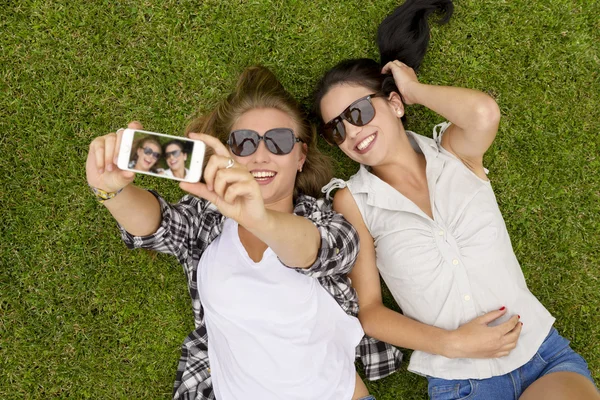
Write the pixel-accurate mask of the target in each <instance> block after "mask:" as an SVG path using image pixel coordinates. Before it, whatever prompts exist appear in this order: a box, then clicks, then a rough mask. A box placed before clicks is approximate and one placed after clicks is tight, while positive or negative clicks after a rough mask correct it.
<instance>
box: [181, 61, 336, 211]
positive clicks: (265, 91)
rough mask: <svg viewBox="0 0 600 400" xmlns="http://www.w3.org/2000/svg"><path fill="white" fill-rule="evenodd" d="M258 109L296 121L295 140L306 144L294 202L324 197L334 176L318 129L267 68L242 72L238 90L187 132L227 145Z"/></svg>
mask: <svg viewBox="0 0 600 400" xmlns="http://www.w3.org/2000/svg"><path fill="white" fill-rule="evenodd" d="M256 108H273V109H276V110H279V111H282V112H284V113H286V114H288V115H289V116H290V117H291V118H292V120H293V121H294V123H295V125H296V127H297V130H296V132H295V133H296V136H297V137H298V138H299V139H300V140H302V142H303V143H304V144H306V150H304V146H303V150H302V151H303V152H304V153H305V155H306V161H305V162H304V165H303V167H302V172H298V173H297V174H296V182H295V185H294V200H295V199H296V197H297V196H298V195H299V194H305V195H308V196H312V197H315V198H319V197H321V196H322V195H323V194H322V193H321V188H322V187H323V186H324V185H325V184H327V182H329V180H330V179H331V178H332V176H333V171H332V168H331V161H330V160H329V157H327V156H325V155H324V154H323V153H321V152H320V151H319V149H317V134H316V130H315V128H314V127H313V126H312V125H311V124H310V123H309V122H308V120H307V119H306V116H305V114H304V113H303V112H302V110H301V109H300V106H299V105H298V103H297V102H296V100H294V98H293V97H292V96H291V95H290V93H289V92H288V91H287V90H285V89H284V87H283V85H282V84H281V83H280V82H279V80H277V78H276V77H275V75H274V74H273V73H272V72H271V71H270V70H269V69H267V68H265V67H261V66H257V67H249V68H246V69H245V70H244V72H242V75H241V76H240V78H239V79H238V81H237V84H236V87H235V90H234V91H233V92H232V93H231V94H230V95H229V96H227V98H226V99H225V100H223V101H221V102H220V103H219V104H217V106H216V107H215V108H214V110H213V111H212V112H210V113H208V114H206V115H203V116H201V117H199V118H195V119H194V120H192V121H191V122H190V123H189V124H188V126H187V128H186V130H185V132H186V135H187V134H188V133H190V132H202V133H207V134H209V135H212V136H215V137H216V138H218V139H219V140H220V141H221V142H222V143H223V144H227V140H228V138H229V133H230V132H231V128H232V126H233V125H234V124H235V122H236V121H237V119H238V118H240V116H242V114H244V113H245V112H248V111H250V110H253V109H256Z"/></svg>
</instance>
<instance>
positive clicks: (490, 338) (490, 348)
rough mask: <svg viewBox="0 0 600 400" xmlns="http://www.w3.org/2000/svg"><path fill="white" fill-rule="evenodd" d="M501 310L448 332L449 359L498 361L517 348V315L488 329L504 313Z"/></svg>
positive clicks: (519, 325)
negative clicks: (488, 359) (489, 359)
mask: <svg viewBox="0 0 600 400" xmlns="http://www.w3.org/2000/svg"><path fill="white" fill-rule="evenodd" d="M506 312H507V310H506V308H504V307H503V309H500V310H496V311H491V312H489V313H487V314H484V315H482V316H480V317H477V318H475V319H474V320H472V321H470V322H468V323H466V324H464V325H461V326H460V327H459V328H458V329H456V330H454V331H451V332H450V335H451V340H450V343H451V345H450V349H449V351H448V354H447V355H446V356H447V357H450V358H498V357H504V356H507V355H508V354H509V353H510V352H511V351H512V350H513V349H514V348H515V347H516V346H517V341H518V340H519V336H520V334H521V329H522V326H523V324H522V323H521V321H520V320H519V318H520V317H519V316H518V315H513V316H512V317H511V318H510V319H509V320H508V321H506V322H503V323H501V324H499V325H497V326H488V324H489V323H491V322H492V321H494V320H496V319H498V318H500V317H501V316H503V315H504V314H506Z"/></svg>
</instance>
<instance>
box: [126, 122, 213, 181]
mask: <svg viewBox="0 0 600 400" xmlns="http://www.w3.org/2000/svg"><path fill="white" fill-rule="evenodd" d="M198 145H202V143H199V142H198V141H194V140H190V139H187V138H183V137H176V136H168V135H162V134H156V133H152V132H146V131H137V130H135V131H134V132H133V138H132V142H131V150H130V153H129V158H128V160H127V169H129V170H131V171H134V172H141V173H145V174H151V175H158V176H161V177H164V178H174V179H178V180H188V179H190V177H191V175H190V171H191V170H192V169H194V168H196V169H197V167H198V166H197V165H195V164H196V162H195V163H194V165H192V156H193V155H197V154H198V153H197V152H196V151H195V149H194V146H198ZM202 153H203V152H202ZM192 172H196V171H192Z"/></svg>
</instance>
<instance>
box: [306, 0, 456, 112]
mask: <svg viewBox="0 0 600 400" xmlns="http://www.w3.org/2000/svg"><path fill="white" fill-rule="evenodd" d="M453 10H454V6H453V4H452V0H406V1H405V2H404V3H403V4H402V5H400V6H398V7H397V8H396V9H395V10H394V11H393V12H392V13H391V14H390V15H389V16H388V17H387V18H386V19H384V20H383V22H382V23H381V24H380V25H379V29H378V30H377V45H378V46H379V54H380V58H381V60H380V62H377V61H375V60H370V59H367V58H360V59H353V60H345V61H342V62H341V63H339V64H337V65H336V66H335V67H333V68H331V69H330V70H329V71H327V73H325V75H324V76H323V78H321V80H320V81H319V83H318V84H317V88H316V90H315V93H314V103H313V106H314V110H315V112H316V114H317V115H318V116H319V118H321V111H320V109H321V107H320V104H321V100H322V99H323V97H324V96H325V95H326V94H327V92H329V90H330V89H331V88H332V87H333V86H336V85H339V84H349V85H356V86H364V87H366V88H368V89H370V90H371V91H372V92H373V93H378V94H382V95H385V96H387V95H389V94H390V93H391V92H396V93H399V91H398V88H397V87H396V85H395V83H394V79H393V77H392V76H391V75H389V74H386V75H383V74H381V68H382V67H383V66H384V65H385V64H387V63H388V62H389V61H393V60H399V61H402V62H403V63H405V64H406V65H408V66H410V67H411V68H413V69H414V70H418V68H419V67H420V65H421V62H422V61H423V57H424V56H425V53H426V51H427V46H428V44H429V24H428V23H427V18H428V17H429V16H430V15H431V14H432V13H434V12H438V13H440V14H442V17H441V18H440V19H439V20H438V21H437V23H439V24H445V23H446V22H448V20H449V19H450V17H451V16H452V11H453Z"/></svg>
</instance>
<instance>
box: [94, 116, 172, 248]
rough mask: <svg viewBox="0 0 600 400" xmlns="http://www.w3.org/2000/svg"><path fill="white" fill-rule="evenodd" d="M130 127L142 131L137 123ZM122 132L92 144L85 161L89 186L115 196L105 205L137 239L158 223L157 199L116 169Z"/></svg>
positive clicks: (127, 173)
mask: <svg viewBox="0 0 600 400" xmlns="http://www.w3.org/2000/svg"><path fill="white" fill-rule="evenodd" d="M128 127H129V128H133V129H141V128H142V126H141V125H140V124H139V123H138V122H132V123H130V124H129V125H128ZM121 136H122V132H117V133H110V134H108V135H105V136H100V137H97V138H96V139H94V140H93V141H92V143H91V144H90V148H89V153H88V157H87V161H86V175H87V181H88V184H89V185H90V186H91V187H92V188H95V189H100V190H102V191H104V192H107V193H118V195H116V196H114V197H113V198H111V199H110V200H105V201H104V202H103V204H104V206H105V207H106V208H107V209H108V211H110V213H111V214H112V215H113V217H115V219H116V220H117V222H118V223H119V225H121V226H122V227H123V228H125V229H126V230H127V231H128V232H129V233H131V234H133V235H136V236H145V235H149V234H151V233H154V232H155V231H156V230H157V229H158V227H159V225H160V222H161V212H160V206H159V203H158V200H157V199H156V197H154V196H153V195H152V194H151V193H149V192H147V191H146V190H143V189H140V188H138V187H135V186H133V185H132V184H131V183H132V182H133V179H134V178H135V174H134V173H133V172H130V171H123V170H120V169H119V168H118V167H117V161H116V160H117V156H118V154H119V146H120V144H121Z"/></svg>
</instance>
